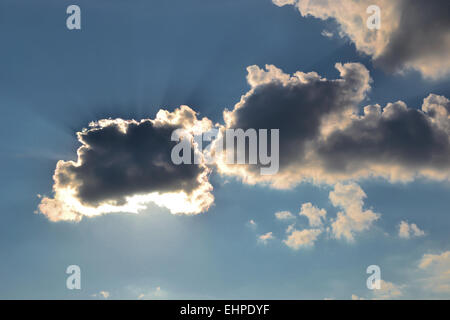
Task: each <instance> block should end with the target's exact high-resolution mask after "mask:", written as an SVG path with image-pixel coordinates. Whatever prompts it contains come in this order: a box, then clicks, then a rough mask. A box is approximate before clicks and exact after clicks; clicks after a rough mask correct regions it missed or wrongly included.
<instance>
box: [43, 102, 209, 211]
mask: <svg viewBox="0 0 450 320" xmlns="http://www.w3.org/2000/svg"><path fill="white" fill-rule="evenodd" d="M198 124H201V121H199V120H197V118H196V116H195V112H194V111H193V110H191V109H189V108H188V107H185V106H183V107H181V108H180V109H177V110H176V111H175V112H173V113H168V112H164V111H163V112H161V113H158V117H157V119H155V120H150V119H145V120H141V121H139V122H137V121H134V120H122V119H115V120H107V119H106V120H100V121H98V122H95V123H92V124H91V125H90V128H88V129H84V130H83V131H81V132H79V133H78V134H77V135H78V140H79V141H80V143H81V144H82V146H81V147H80V148H79V149H78V151H77V154H78V159H77V162H73V161H63V160H61V161H59V162H58V164H57V168H56V170H55V175H54V180H55V185H54V191H55V197H54V198H53V199H51V198H44V199H43V201H42V202H41V206H40V210H41V212H43V213H44V214H46V215H47V216H49V217H50V218H51V217H54V219H53V220H64V219H69V220H79V219H80V218H81V216H83V215H96V212H95V209H98V208H100V207H101V206H105V205H107V206H108V207H107V208H104V209H99V214H100V213H108V212H110V211H111V210H112V211H118V210H120V209H121V207H123V208H131V210H133V207H134V210H138V209H137V207H139V204H140V205H142V204H144V203H146V202H156V203H157V204H160V205H163V206H166V207H168V208H169V209H171V210H172V208H176V209H173V210H172V211H174V212H179V211H180V210H179V209H180V206H181V205H182V204H183V203H180V204H178V205H177V204H176V203H172V204H171V203H166V200H168V201H174V202H176V199H174V198H172V199H170V198H167V199H164V198H158V196H152V197H150V198H149V199H145V196H146V195H149V194H155V193H156V194H158V195H164V194H173V193H177V194H180V193H182V194H184V195H185V196H184V198H183V197H181V198H179V199H181V200H182V201H185V202H187V203H186V212H187V213H198V212H200V211H204V210H205V209H207V207H208V206H209V205H210V204H211V202H212V200H211V199H212V195H211V194H210V193H209V191H210V190H211V188H210V187H211V186H210V185H209V183H208V179H207V175H208V170H209V169H208V168H207V167H206V166H205V165H202V164H199V165H195V164H192V165H191V164H181V165H175V164H173V162H172V160H171V150H172V148H173V147H174V146H175V144H177V142H175V141H171V136H172V133H173V131H174V130H176V129H178V128H183V129H187V130H190V129H193V126H195V125H198ZM68 194H69V196H68ZM136 196H142V197H143V199H141V200H140V201H137V202H135V203H129V201H130V200H129V198H130V197H136ZM155 199H156V200H155ZM181 200H178V201H181ZM210 200H211V201H210ZM73 203H75V205H73ZM166 204H167V205H166ZM55 207H57V208H58V209H57V210H55ZM108 208H109V209H108ZM181 210H182V209H181ZM87 212H93V213H92V214H88V213H87ZM55 215H56V216H55Z"/></svg>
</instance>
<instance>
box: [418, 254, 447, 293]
mask: <svg viewBox="0 0 450 320" xmlns="http://www.w3.org/2000/svg"><path fill="white" fill-rule="evenodd" d="M419 268H420V269H421V270H423V271H424V272H425V273H426V277H425V278H424V279H422V281H423V282H424V284H425V288H426V289H428V290H431V291H433V292H437V293H447V294H449V293H450V251H445V252H442V253H441V254H425V255H423V257H422V259H421V260H420V262H419Z"/></svg>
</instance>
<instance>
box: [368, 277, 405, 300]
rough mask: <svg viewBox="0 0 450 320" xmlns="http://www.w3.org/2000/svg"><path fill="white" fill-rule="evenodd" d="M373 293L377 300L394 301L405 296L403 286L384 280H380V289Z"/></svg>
mask: <svg viewBox="0 0 450 320" xmlns="http://www.w3.org/2000/svg"><path fill="white" fill-rule="evenodd" d="M372 293H373V298H374V299H375V300H392V299H398V298H400V297H401V296H403V292H402V287H401V286H398V285H396V284H394V283H392V282H388V281H384V280H380V289H375V290H373V291H372Z"/></svg>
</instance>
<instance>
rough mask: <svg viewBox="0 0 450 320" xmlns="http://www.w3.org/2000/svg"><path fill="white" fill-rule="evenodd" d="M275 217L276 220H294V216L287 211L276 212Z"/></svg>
mask: <svg viewBox="0 0 450 320" xmlns="http://www.w3.org/2000/svg"><path fill="white" fill-rule="evenodd" d="M275 217H276V218H277V219H278V220H291V219H294V218H295V216H294V215H293V214H292V213H290V212H289V211H278V212H275Z"/></svg>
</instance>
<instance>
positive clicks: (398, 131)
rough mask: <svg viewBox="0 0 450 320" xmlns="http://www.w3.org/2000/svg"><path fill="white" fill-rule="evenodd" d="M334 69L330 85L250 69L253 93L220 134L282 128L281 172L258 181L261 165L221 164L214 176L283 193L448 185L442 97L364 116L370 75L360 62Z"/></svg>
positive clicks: (311, 77)
mask: <svg viewBox="0 0 450 320" xmlns="http://www.w3.org/2000/svg"><path fill="white" fill-rule="evenodd" d="M336 68H337V69H338V71H339V73H340V78H339V79H335V80H329V79H325V78H323V77H320V76H319V75H318V74H317V73H315V72H310V73H303V72H300V71H298V72H296V73H294V75H292V76H291V75H289V74H286V73H284V72H283V71H282V70H280V69H278V68H276V67H275V66H272V65H267V66H266V69H265V70H263V69H260V68H259V67H257V66H250V67H248V68H247V70H248V76H247V81H248V83H249V84H250V86H251V89H250V90H249V91H248V92H247V93H246V94H244V95H243V96H242V97H241V100H240V101H239V102H238V103H237V104H236V105H235V106H234V108H233V110H231V111H230V110H225V111H224V120H225V124H226V125H225V127H226V128H242V129H244V130H247V129H249V128H254V129H279V132H280V141H279V160H280V166H279V171H278V173H276V174H273V175H261V174H260V170H259V168H260V166H259V165H236V164H226V163H224V162H223V161H218V163H217V167H218V170H219V172H221V173H222V174H224V175H230V176H235V177H239V178H241V179H242V181H243V182H245V183H248V184H256V183H262V184H268V185H270V186H272V187H274V188H280V189H283V188H291V187H292V186H295V185H296V184H299V183H301V182H303V181H308V182H311V181H312V182H315V183H327V184H335V183H337V182H343V181H349V180H359V179H363V178H370V177H382V178H385V179H387V180H389V181H391V182H399V181H401V182H408V181H412V180H413V179H415V178H417V177H426V178H429V179H435V180H449V177H450V162H449V161H448V159H449V158H450V139H449V138H450V117H449V115H450V113H449V111H450V101H449V100H448V99H447V98H446V97H444V96H438V95H435V94H430V95H429V96H428V97H426V98H425V99H424V101H423V104H422V107H421V109H420V110H419V109H414V108H409V107H408V106H407V105H406V104H405V103H404V102H402V101H397V102H393V103H388V104H387V105H386V106H385V107H382V106H380V105H377V104H373V105H367V106H365V107H364V108H362V113H361V112H360V111H361V107H360V106H361V105H362V104H363V102H364V100H365V99H366V94H367V92H368V91H369V90H370V83H371V79H370V75H369V72H368V70H367V69H366V68H365V67H364V66H363V65H361V64H359V63H346V64H340V63H338V64H336Z"/></svg>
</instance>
